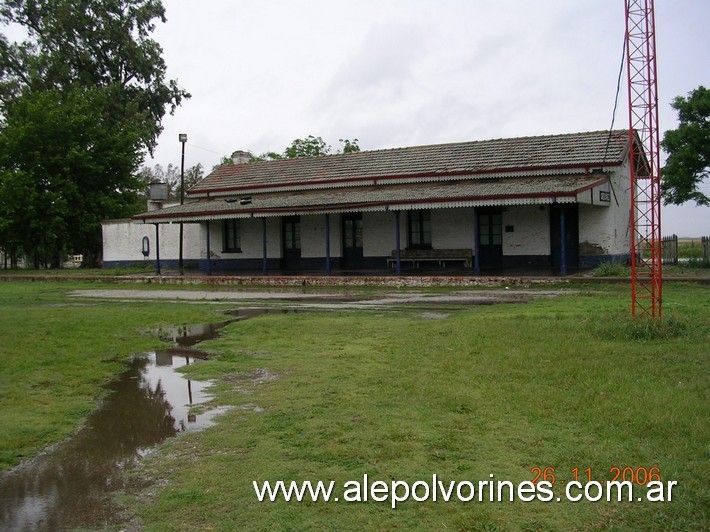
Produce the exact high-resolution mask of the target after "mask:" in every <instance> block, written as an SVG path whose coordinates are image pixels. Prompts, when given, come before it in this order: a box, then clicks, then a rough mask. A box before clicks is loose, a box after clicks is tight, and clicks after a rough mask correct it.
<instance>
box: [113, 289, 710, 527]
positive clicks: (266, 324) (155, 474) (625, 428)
mask: <svg viewBox="0 0 710 532" xmlns="http://www.w3.org/2000/svg"><path fill="white" fill-rule="evenodd" d="M709 295H710V290H709V289H708V288H707V287H702V286H694V285H680V284H676V285H669V286H667V287H666V288H665V292H664V308H665V312H666V313H667V315H668V316H670V317H671V318H670V319H671V321H672V322H673V323H672V324H671V325H669V326H668V330H665V329H664V330H661V331H660V333H659V331H658V330H657V327H656V326H654V325H648V324H640V325H639V324H638V323H633V322H628V321H625V320H624V319H622V316H624V315H625V314H624V313H625V310H626V309H627V308H628V305H629V303H628V297H629V296H628V291H627V289H626V288H624V287H619V286H603V285H601V286H595V287H594V291H593V292H588V293H581V294H577V295H569V296H562V297H558V298H553V299H540V300H537V301H535V302H532V303H528V304H523V305H496V306H487V307H476V308H472V309H471V310H470V311H466V312H461V313H458V314H456V315H454V316H452V317H450V318H448V319H443V320H421V319H419V318H417V317H416V316H413V315H410V314H406V313H405V314H401V313H400V314H394V313H382V314H374V313H372V312H369V313H368V312H348V313H332V312H331V313H311V314H293V315H271V316H269V315H267V316H263V317H260V318H257V319H254V320H250V321H247V322H241V323H235V324H233V325H230V326H229V328H228V329H227V335H226V336H225V337H224V338H222V339H219V340H214V341H211V342H208V343H205V344H203V347H207V348H209V349H210V350H212V351H214V352H215V353H219V356H217V357H215V358H214V359H213V360H210V361H207V362H204V363H201V364H198V365H196V366H193V367H191V368H190V373H191V374H192V375H194V376H195V377H199V378H206V377H209V378H214V379H217V382H218V384H217V385H216V392H217V397H218V398H217V402H218V403H219V404H226V405H233V406H234V407H235V408H233V409H232V410H231V411H229V412H228V413H227V414H225V415H224V416H223V417H222V418H221V419H222V421H221V422H220V423H219V424H218V425H217V426H216V427H213V428H211V429H208V430H206V431H204V432H202V433H198V434H189V435H186V436H185V437H181V438H178V439H175V440H172V441H170V442H167V443H166V444H164V445H163V446H162V449H161V453H159V454H158V455H157V456H156V457H154V458H152V459H151V460H149V461H148V462H147V463H146V464H145V466H144V468H143V470H141V471H140V472H139V473H140V476H142V477H144V478H145V479H159V480H160V483H159V484H160V487H159V488H158V487H155V486H154V487H152V488H151V489H150V490H148V491H147V492H140V493H139V494H138V495H134V496H127V497H126V499H125V500H124V502H127V503H128V504H129V506H130V508H131V510H133V511H135V512H137V515H138V516H139V518H140V519H141V520H142V522H143V523H144V524H145V525H146V526H147V527H148V528H154V529H160V530H171V529H172V530H178V529H193V528H194V529H202V528H215V529H237V528H239V529H259V530H262V529H284V530H301V529H387V528H403V529H410V528H412V529H456V530H520V529H528V530H531V529H534V530H567V529H570V530H574V529H577V530H582V529H584V530H586V529H590V528H616V529H628V530H665V529H673V530H697V529H702V528H703V527H706V526H707V523H708V522H710V521H709V519H710V515H708V512H709V508H710V492H709V491H708V486H707V478H708V474H709V473H710V459H709V456H710V454H709V453H710V448H708V442H710V425H709V424H708V422H707V420H708V419H710V402H709V393H710V349H709V348H708V346H709V345H710V297H709ZM664 331H665V332H664ZM627 466H628V467H632V468H634V469H637V468H646V469H650V468H651V467H657V468H659V470H660V474H661V476H662V479H663V480H664V481H677V482H678V485H677V487H676V488H675V491H674V492H673V501H672V502H666V503H654V504H652V503H648V502H643V503H638V502H634V503H607V502H599V503H588V502H578V503H570V502H546V503H544V502H531V503H521V502H515V503H509V502H503V503H491V502H483V503H480V502H477V501H476V502H469V503H458V502H450V503H444V502H441V501H439V502H423V503H419V502H414V501H410V502H407V503H402V504H400V505H399V506H398V508H397V509H396V510H392V509H391V508H390V507H389V505H388V504H387V503H375V502H368V503H345V502H340V503H335V502H331V503H324V502H317V503H310V502H309V503H305V502H304V503H295V502H291V503H287V502H284V501H279V502H276V503H268V502H261V503H260V502H258V501H257V499H256V496H255V494H254V491H253V488H252V481H253V480H258V481H260V482H263V481H264V480H271V481H276V480H281V479H283V480H297V481H303V480H313V481H317V480H323V481H328V480H335V481H336V482H337V483H338V485H342V484H343V483H344V482H346V481H348V480H361V479H362V478H363V475H364V474H367V475H368V476H369V477H370V478H371V479H373V480H374V479H378V480H385V481H388V482H389V481H391V480H394V479H397V480H405V481H409V482H410V483H412V482H414V481H417V480H427V479H430V478H431V475H432V474H434V473H436V474H437V475H438V476H439V478H443V479H446V480H447V481H450V480H455V481H461V480H469V481H476V482H477V481H478V480H488V479H489V475H490V474H494V475H495V478H496V479H505V480H511V481H513V482H521V481H523V480H531V479H532V478H533V476H534V475H533V473H532V472H531V468H534V467H539V468H541V469H544V468H546V467H554V468H555V471H556V477H557V479H558V483H557V484H556V492H557V491H558V490H561V489H562V488H561V487H560V485H561V481H563V480H564V481H569V480H571V479H572V469H573V468H578V470H579V471H583V470H585V469H586V468H591V471H592V475H593V478H594V479H596V480H601V481H604V480H609V479H611V476H612V475H611V472H610V469H611V468H613V467H618V468H624V467H627Z"/></svg>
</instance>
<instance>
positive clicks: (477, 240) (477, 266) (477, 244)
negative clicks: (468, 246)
mask: <svg viewBox="0 0 710 532" xmlns="http://www.w3.org/2000/svg"><path fill="white" fill-rule="evenodd" d="M480 251H481V237H480V235H479V234H478V211H477V210H476V208H475V207H474V208H473V274H474V275H480V274H481V263H480V262H479V260H478V257H479V256H480V254H481V253H480Z"/></svg>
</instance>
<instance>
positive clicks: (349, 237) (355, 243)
mask: <svg viewBox="0 0 710 532" xmlns="http://www.w3.org/2000/svg"><path fill="white" fill-rule="evenodd" d="M362 257H363V253H362V213H359V212H353V213H345V214H343V266H342V267H343V269H349V270H359V269H361V268H362V262H363V260H362Z"/></svg>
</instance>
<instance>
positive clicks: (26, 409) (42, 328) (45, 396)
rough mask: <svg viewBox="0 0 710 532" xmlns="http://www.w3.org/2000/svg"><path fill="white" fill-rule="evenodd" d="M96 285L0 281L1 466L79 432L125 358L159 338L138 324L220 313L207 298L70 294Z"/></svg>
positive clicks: (182, 320) (167, 322)
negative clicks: (183, 300)
mask: <svg viewBox="0 0 710 532" xmlns="http://www.w3.org/2000/svg"><path fill="white" fill-rule="evenodd" d="M98 286H99V287H103V286H104V285H98ZM96 287H97V285H94V284H89V283H57V282H46V283H43V282H35V283H18V282H1V283H0V308H1V309H2V312H0V377H1V378H0V427H2V429H1V430H0V471H2V470H4V469H6V468H8V467H11V466H13V465H15V464H17V463H18V462H20V461H21V460H23V459H26V458H29V457H31V456H34V454H36V453H37V452H38V451H39V450H41V449H43V448H44V447H45V446H46V445H48V444H50V443H54V442H57V441H59V440H61V439H63V438H65V437H66V436H68V435H70V434H71V433H73V432H75V431H76V429H77V427H78V426H79V424H80V423H81V422H82V420H83V419H84V418H85V417H86V416H87V415H88V414H89V412H91V411H92V410H94V409H95V408H96V405H97V401H98V400H99V399H100V396H101V394H102V389H101V387H100V385H101V384H102V383H104V382H107V381H109V380H111V379H113V378H115V377H116V376H117V374H118V373H119V371H120V370H121V369H122V364H121V361H126V360H128V358H129V357H130V356H131V355H132V354H135V353H140V352H143V351H146V350H148V349H151V348H155V347H157V346H158V345H159V342H158V340H157V339H156V338H152V337H150V336H147V335H141V334H139V331H141V330H146V329H147V328H150V327H152V326H156V325H159V324H163V325H176V324H190V323H199V322H206V321H219V320H221V319H223V317H220V316H218V315H217V314H216V313H215V311H214V309H213V308H210V307H209V306H208V305H179V306H178V305H174V304H171V303H169V302H163V303H161V302H151V303H150V304H147V305H146V304H142V303H135V302H134V303H122V302H111V303H110V304H109V303H102V302H98V301H96V302H94V301H86V300H82V301H80V300H74V299H69V298H68V297H67V294H68V293H69V292H70V291H72V290H75V289H81V288H96Z"/></svg>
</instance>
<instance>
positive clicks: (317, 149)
mask: <svg viewBox="0 0 710 532" xmlns="http://www.w3.org/2000/svg"><path fill="white" fill-rule="evenodd" d="M329 153H330V146H328V145H327V144H326V143H325V141H324V140H323V139H322V138H321V137H314V136H313V135H308V137H306V138H305V139H296V140H294V141H293V142H292V143H291V145H290V146H289V147H288V148H286V149H285V150H284V157H285V158H287V159H296V158H298V157H319V156H321V155H328V154H329Z"/></svg>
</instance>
